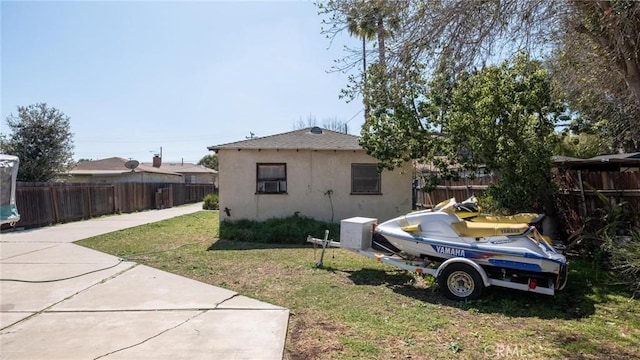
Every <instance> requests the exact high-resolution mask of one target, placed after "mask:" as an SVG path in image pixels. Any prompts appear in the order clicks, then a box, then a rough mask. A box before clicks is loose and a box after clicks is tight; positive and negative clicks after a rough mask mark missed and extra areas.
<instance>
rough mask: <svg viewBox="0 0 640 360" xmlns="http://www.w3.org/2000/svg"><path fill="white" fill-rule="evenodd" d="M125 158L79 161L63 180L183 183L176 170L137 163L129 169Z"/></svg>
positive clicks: (74, 181)
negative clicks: (133, 167)
mask: <svg viewBox="0 0 640 360" xmlns="http://www.w3.org/2000/svg"><path fill="white" fill-rule="evenodd" d="M127 161H128V160H127V159H123V158H120V157H112V158H108V159H100V160H92V161H83V162H80V163H78V164H77V165H76V167H74V168H73V169H72V170H71V171H69V173H68V175H69V176H68V177H67V178H65V179H64V180H65V181H68V182H73V183H87V182H88V183H121V182H140V183H184V176H182V174H179V173H177V172H172V171H167V170H163V169H159V168H156V167H153V166H148V165H144V164H139V165H138V166H137V167H136V168H135V169H133V170H131V169H128V168H127V167H126V166H125V163H127Z"/></svg>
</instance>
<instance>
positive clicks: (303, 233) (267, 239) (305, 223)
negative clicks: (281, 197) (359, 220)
mask: <svg viewBox="0 0 640 360" xmlns="http://www.w3.org/2000/svg"><path fill="white" fill-rule="evenodd" d="M325 230H329V237H330V238H331V239H334V240H336V241H338V240H339V236H340V225H339V224H332V223H327V222H324V221H318V220H315V219H312V218H309V217H305V216H300V215H293V216H289V217H286V218H272V219H268V220H266V221H263V222H258V221H252V220H237V221H229V220H225V221H222V222H221V223H220V238H221V239H224V240H232V241H249V242H260V243H272V244H304V243H305V241H306V240H307V236H308V235H311V236H313V237H317V238H323V237H324V232H325Z"/></svg>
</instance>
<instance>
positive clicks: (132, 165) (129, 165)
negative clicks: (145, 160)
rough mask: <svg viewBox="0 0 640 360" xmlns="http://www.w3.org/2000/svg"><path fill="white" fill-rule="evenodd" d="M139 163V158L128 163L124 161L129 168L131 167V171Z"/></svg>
mask: <svg viewBox="0 0 640 360" xmlns="http://www.w3.org/2000/svg"><path fill="white" fill-rule="evenodd" d="M138 165H140V163H139V162H138V160H129V161H127V162H126V163H124V167H126V168H127V169H130V170H131V171H133V169H135V168H137V167H138Z"/></svg>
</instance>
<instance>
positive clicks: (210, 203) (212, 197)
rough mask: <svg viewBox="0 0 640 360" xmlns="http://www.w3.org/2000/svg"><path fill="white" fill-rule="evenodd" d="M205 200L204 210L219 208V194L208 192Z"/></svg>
mask: <svg viewBox="0 0 640 360" xmlns="http://www.w3.org/2000/svg"><path fill="white" fill-rule="evenodd" d="M203 201H204V203H203V204H202V209H203V210H218V194H207V196H205V197H204V199H203Z"/></svg>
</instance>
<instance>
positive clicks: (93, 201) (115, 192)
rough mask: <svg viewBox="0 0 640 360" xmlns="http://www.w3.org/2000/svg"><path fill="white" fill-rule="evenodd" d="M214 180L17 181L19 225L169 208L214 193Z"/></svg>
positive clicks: (25, 225)
mask: <svg viewBox="0 0 640 360" xmlns="http://www.w3.org/2000/svg"><path fill="white" fill-rule="evenodd" d="M217 192H218V190H217V189H216V187H215V186H214V185H213V184H178V183H176V184H168V183H113V184H93V183H81V184H80V183H78V184H68V183H29V182H18V183H17V184H16V206H17V207H18V211H19V213H20V221H19V222H18V223H17V226H19V227H35V226H43V225H49V224H56V223H63V222H69V221H76V220H81V219H88V218H91V217H96V216H102V215H107V214H117V213H131V212H135V211H141V210H148V209H162V208H169V207H173V206H176V205H182V204H187V203H194V202H199V201H202V199H203V198H204V197H205V196H206V195H207V194H216V193H217Z"/></svg>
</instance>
